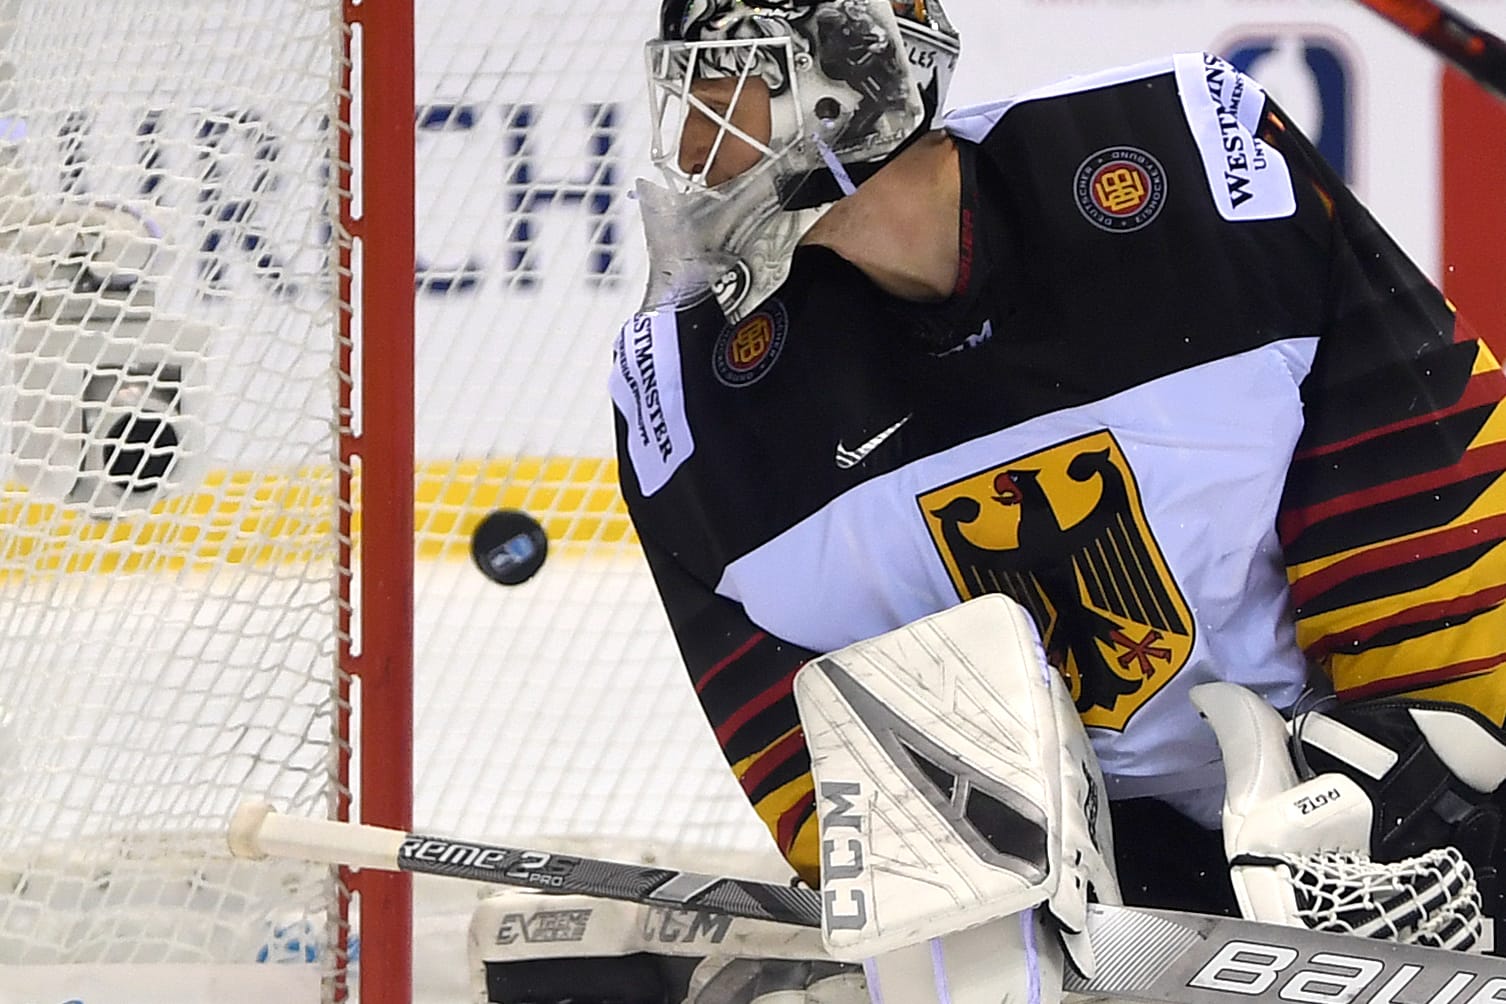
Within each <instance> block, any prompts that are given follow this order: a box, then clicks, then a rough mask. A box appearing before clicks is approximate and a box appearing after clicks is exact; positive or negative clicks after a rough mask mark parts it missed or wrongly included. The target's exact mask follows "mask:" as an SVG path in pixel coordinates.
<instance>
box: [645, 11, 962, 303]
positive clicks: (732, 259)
mask: <svg viewBox="0 0 1506 1004" xmlns="http://www.w3.org/2000/svg"><path fill="white" fill-rule="evenodd" d="M958 52H959V44H958V41H957V34H956V32H955V31H954V30H953V29H952V27H951V24H950V22H948V21H947V19H946V15H945V13H944V12H943V11H942V10H941V7H940V4H939V2H937V0H930V2H925V0H903V2H891V0H664V5H663V8H662V10H661V25H660V37H659V38H658V39H655V40H652V41H650V42H649V43H648V44H647V46H646V55H647V59H648V78H649V93H650V98H651V113H652V117H653V125H654V133H653V137H652V140H653V142H652V157H653V160H654V163H655V164H656V165H657V166H658V167H659V168H660V169H661V170H662V171H663V173H664V175H665V177H666V178H667V179H668V181H669V187H667V188H666V187H663V186H659V185H655V184H652V183H650V182H648V181H643V180H640V181H639V183H638V198H639V201H640V206H641V208H642V212H643V219H644V230H645V234H646V236H647V240H648V250H649V257H650V261H651V268H652V271H651V273H650V278H649V284H648V292H647V296H646V298H645V304H644V306H645V308H646V309H651V308H654V307H659V306H664V305H669V304H683V303H686V302H691V301H693V300H695V299H697V298H699V297H702V296H704V295H707V294H708V293H714V294H715V295H716V296H717V298H718V299H719V300H720V301H721V305H722V308H723V310H724V311H725V312H726V314H727V316H728V318H729V320H732V321H734V322H735V321H737V320H739V319H740V318H741V317H742V316H743V315H744V314H745V313H746V312H748V311H750V310H751V309H752V308H753V307H755V306H757V304H758V303H759V302H761V301H762V300H763V299H764V298H766V297H767V296H768V295H769V294H770V293H772V292H773V291H774V290H775V289H776V288H777V287H778V286H779V285H780V284H781V283H782V282H783V281H784V279H785V277H786V276H787V275H788V274H789V265H790V257H791V255H792V254H793V253H794V249H795V245H796V244H797V243H798V242H799V240H800V238H801V236H802V235H803V234H804V233H805V232H806V230H808V229H809V228H810V226H811V224H813V223H814V222H815V221H816V219H817V218H818V217H819V216H820V214H821V213H822V212H823V211H824V210H825V209H826V208H827V207H828V206H829V205H831V203H833V202H835V201H836V200H837V199H839V198H841V197H842V196H843V195H845V194H850V193H851V192H852V191H853V190H854V189H855V187H856V185H858V184H860V183H861V182H862V181H863V180H864V179H866V178H867V177H869V176H870V175H872V174H873V173H874V172H875V171H877V170H878V169H879V168H880V167H882V166H883V165H884V164H885V163H887V162H888V161H889V160H890V159H892V158H893V157H894V156H895V154H897V153H898V152H899V150H901V149H902V148H903V147H904V146H905V145H906V144H907V143H908V142H909V141H910V140H912V139H913V138H915V137H917V136H919V135H920V134H921V133H922V132H924V131H925V130H926V129H928V128H929V127H930V126H931V123H932V119H933V117H934V116H935V115H936V113H937V112H938V111H939V109H940V108H941V105H942V101H943V98H944V95H945V91H946V86H947V83H948V82H949V81H950V78H951V74H952V70H953V68H954V67H955V64H956V60H957V55H958Z"/></svg>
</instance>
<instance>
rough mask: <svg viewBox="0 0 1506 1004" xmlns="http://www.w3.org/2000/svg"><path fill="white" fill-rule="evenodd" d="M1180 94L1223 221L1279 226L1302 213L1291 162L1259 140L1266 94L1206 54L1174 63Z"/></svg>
mask: <svg viewBox="0 0 1506 1004" xmlns="http://www.w3.org/2000/svg"><path fill="white" fill-rule="evenodd" d="M1173 63H1174V65H1175V67H1176V79H1177V94H1178V96H1179V97H1180V98H1181V101H1182V111H1183V113H1184V114H1185V115H1186V116H1187V125H1188V127H1189V128H1190V129H1191V130H1192V138H1193V140H1194V141H1195V142H1196V143H1197V149H1198V154H1199V155H1200V157H1201V158H1202V162H1203V172H1204V173H1205V174H1206V175H1207V176H1208V188H1209V191H1210V193H1211V194H1212V196H1213V203H1214V205H1215V206H1217V207H1218V212H1219V215H1220V216H1222V217H1223V218H1224V219H1226V220H1231V221H1234V222H1241V221H1246V220H1275V219H1281V218H1283V217H1287V216H1291V215H1292V214H1293V213H1294V212H1296V210H1297V197H1296V195H1295V194H1294V192H1293V190H1292V176H1291V171H1290V170H1289V169H1288V167H1287V163H1286V158H1284V157H1283V156H1282V155H1281V153H1280V152H1279V151H1277V150H1275V149H1272V148H1271V147H1270V146H1269V145H1268V144H1266V143H1264V142H1262V141H1261V140H1260V138H1259V137H1258V136H1257V135H1256V133H1257V132H1258V131H1259V128H1260V118H1261V115H1262V113H1263V112H1264V110H1265V91H1264V90H1263V89H1262V88H1261V86H1260V85H1259V84H1257V83H1256V82H1255V81H1254V80H1252V79H1251V78H1249V77H1247V76H1245V75H1244V74H1243V73H1241V72H1240V71H1238V70H1236V69H1235V68H1234V67H1233V66H1232V65H1230V64H1229V63H1227V62H1225V61H1224V60H1222V59H1220V58H1219V57H1217V56H1214V55H1211V54H1209V53H1206V52H1193V53H1181V54H1179V55H1177V56H1176V57H1174V58H1173Z"/></svg>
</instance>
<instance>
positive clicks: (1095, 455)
mask: <svg viewBox="0 0 1506 1004" xmlns="http://www.w3.org/2000/svg"><path fill="white" fill-rule="evenodd" d="M916 501H917V502H918V503H919V505H920V510H921V513H922V514H923V516H924V518H925V521H926V526H927V528H928V529H929V530H930V534H931V539H932V541H933V543H934V544H935V546H936V549H937V551H938V552H939V553H940V555H941V559H942V562H943V563H944V564H945V566H946V569H947V572H948V573H949V574H950V576H951V579H952V585H953V586H954V587H955V588H956V590H957V595H958V597H960V598H961V599H963V600H969V599H972V598H973V597H975V596H981V595H983V594H985V593H1004V594H1005V595H1007V596H1010V597H1012V598H1013V599H1014V600H1016V601H1017V602H1019V603H1020V604H1021V605H1023V606H1024V607H1025V609H1027V610H1028V611H1030V614H1031V616H1033V617H1034V618H1035V622H1036V625H1037V626H1038V627H1039V628H1040V631H1041V637H1042V641H1043V642H1044V643H1045V647H1046V653H1047V656H1048V657H1049V658H1050V659H1051V662H1052V664H1053V665H1055V666H1057V667H1059V668H1060V669H1061V670H1062V672H1063V674H1064V675H1065V676H1066V678H1067V681H1068V683H1069V685H1070V687H1071V692H1072V698H1073V700H1074V701H1075V702H1076V704H1077V710H1078V712H1079V714H1081V716H1082V720H1083V723H1084V724H1085V725H1091V726H1096V727H1098V728H1104V729H1113V730H1115V731H1122V730H1123V729H1124V727H1125V725H1126V724H1127V723H1128V722H1129V720H1130V718H1131V716H1133V715H1134V714H1135V712H1136V711H1138V710H1139V709H1140V708H1141V707H1143V706H1144V705H1145V702H1146V701H1148V700H1149V699H1150V698H1151V697H1152V696H1153V695H1154V694H1155V693H1156V692H1157V691H1159V690H1160V689H1161V688H1162V687H1164V686H1166V684H1167V683H1168V682H1169V681H1170V680H1171V678H1172V677H1174V676H1175V675H1176V674H1177V673H1178V672H1180V671H1181V669H1182V667H1183V666H1184V665H1186V663H1187V659H1188V657H1189V656H1190V655H1191V654H1192V645H1193V621H1192V613H1191V611H1190V609H1189V608H1188V604H1187V600H1186V598H1185V597H1184V596H1183V595H1182V591H1181V589H1180V588H1179V587H1178V586H1177V583H1176V581H1175V580H1174V579H1173V578H1172V576H1171V572H1170V569H1169V568H1168V566H1167V563H1166V559H1165V557H1164V556H1163V554H1162V552H1161V548H1160V546H1159V545H1158V544H1157V543H1156V540H1155V537H1154V536H1153V535H1152V534H1151V531H1150V527H1149V525H1148V523H1147V521H1146V518H1145V511H1144V508H1143V506H1142V505H1141V501H1140V492H1139V489H1138V487H1137V486H1136V484H1135V479H1134V474H1133V472H1132V471H1131V470H1130V468H1129V464H1128V462H1127V461H1126V460H1125V457H1124V453H1123V451H1122V450H1121V449H1120V448H1119V444H1118V442H1117V441H1116V440H1115V439H1114V436H1113V434H1112V433H1110V432H1108V431H1107V430H1104V431H1100V432H1095V433H1091V434H1089V435H1086V436H1082V437H1079V438H1077V439H1073V440H1069V441H1067V442H1064V443H1059V444H1057V445H1055V446H1052V447H1049V448H1047V449H1045V450H1041V451H1040V452H1038V453H1033V454H1029V455H1027V456H1023V457H1017V458H1015V459H1014V460H1010V461H1007V462H1005V463H1001V464H998V465H996V466H993V467H989V468H987V469H985V470H980V471H977V472H975V473H973V474H970V475H968V476H967V477H964V478H961V479H960V480H957V481H954V482H952V483H950V484H946V485H942V486H940V487H937V488H934V489H932V490H930V491H927V492H924V493H922V494H921V495H919V496H918V497H917V499H916Z"/></svg>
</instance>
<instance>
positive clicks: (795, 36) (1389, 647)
mask: <svg viewBox="0 0 1506 1004" xmlns="http://www.w3.org/2000/svg"><path fill="white" fill-rule="evenodd" d="M985 49H986V45H985ZM958 51H959V41H958V35H957V33H956V32H955V31H954V30H953V28H952V25H951V24H950V22H949V21H948V20H947V18H946V15H945V13H944V12H943V10H942V4H941V2H940V0H925V2H919V0H916V2H890V0H664V2H663V3H662V5H661V7H660V19H659V31H658V34H657V37H656V38H654V39H653V40H651V41H650V42H649V43H648V46H647V56H648V60H647V62H648V67H649V81H648V83H649V93H650V96H651V101H650V105H651V107H650V111H651V113H652V117H653V122H654V125H655V132H654V135H653V151H652V152H653V157H654V160H655V162H656V165H657V166H658V167H659V168H660V169H661V171H662V173H663V175H664V180H665V184H664V185H659V184H656V183H651V182H649V181H646V180H645V181H641V182H640V183H639V186H638V196H639V199H638V202H639V206H640V208H641V210H642V213H643V217H644V226H645V236H646V240H647V246H648V252H649V257H650V259H651V269H650V275H651V278H650V281H649V283H648V289H647V294H646V297H645V300H644V302H643V304H642V306H641V309H640V310H639V312H638V313H637V314H635V315H634V316H633V317H632V318H630V319H629V320H628V321H627V323H626V324H624V325H623V327H622V329H621V332H620V334H619V336H618V339H617V342H616V345H615V348H614V354H613V365H612V368H611V374H610V391H611V395H612V399H613V402H614V405H615V407H616V416H615V431H616V437H617V447H618V448H617V455H618V472H619V479H620V483H621V488H622V494H623V498H624V500H625V502H626V505H627V508H628V511H629V513H630V515H631V516H632V520H633V525H634V528H635V530H636V531H637V534H638V538H639V541H640V543H641V545H642V549H643V553H644V556H645V558H646V560H647V563H648V565H649V567H650V569H651V571H652V573H653V576H654V580H655V584H656V586H657V589H658V592H659V595H660V597H661V599H662V601H663V605H664V608H665V611H666V613H667V615H668V619H669V622H670V626H671V627H672V629H673V631H674V633H675V636H676V640H677V642H678V645H679V649H680V653H681V655H682V657H683V660H684V662H685V664H686V667H687V669H688V671H689V676H690V679H691V683H692V685H693V686H694V688H695V692H696V694H697V697H698V699H699V700H700V702H701V704H702V706H703V708H704V709H705V712H706V715H707V718H708V719H709V721H710V723H711V726H712V729H713V731H714V733H715V735H716V738H717V740H718V742H719V743H720V744H721V746H722V749H723V752H724V754H725V756H726V759H727V762H728V764H729V765H730V767H731V768H732V770H733V772H734V774H736V776H737V777H738V779H739V781H740V783H741V785H742V787H743V790H744V791H745V792H746V794H747V795H748V798H749V800H750V801H751V802H752V803H753V805H754V807H755V809H756V811H757V813H758V815H759V816H760V818H761V819H762V821H763V822H764V824H765V825H766V826H767V828H768V830H769V833H770V835H771V837H772V839H773V840H774V842H775V843H776V845H777V846H778V848H779V850H780V852H781V853H782V854H783V855H784V856H785V858H786V859H787V860H788V861H789V862H790V864H791V865H792V867H793V868H794V870H795V871H796V872H797V873H798V874H799V876H800V878H801V879H802V880H803V881H804V882H805V883H807V884H808V885H810V886H812V887H813V888H819V891H820V895H821V896H822V898H823V901H824V902H825V903H826V904H827V911H826V917H825V930H824V939H823V945H822V951H823V954H821V955H819V956H812V957H811V959H812V960H816V961H819V962H821V964H826V963H830V962H835V963H838V964H842V965H852V964H856V962H857V961H858V960H860V959H861V960H863V964H864V972H863V974H862V975H863V978H864V981H865V985H866V990H865V991H864V992H866V993H868V994H870V995H872V996H873V998H874V999H880V998H882V999H884V1000H888V1001H890V1002H891V1004H892V1002H893V1001H896V1000H899V1001H904V1002H906V1004H911V1002H917V1001H928V1000H933V999H938V998H939V999H945V1000H952V1001H962V1000H980V1001H987V1002H988V1004H996V1002H997V1001H999V1000H1000V999H1009V1000H1016V999H1019V1000H1029V1001H1035V1000H1042V999H1048V998H1049V997H1050V996H1052V995H1054V994H1056V993H1059V992H1060V987H1061V985H1062V981H1061V979H1060V978H1059V974H1061V973H1064V972H1067V971H1068V970H1070V969H1076V970H1077V971H1078V972H1081V973H1087V972H1089V971H1090V970H1091V969H1092V967H1093V964H1094V959H1093V955H1094V953H1093V952H1092V951H1091V950H1090V948H1089V944H1088V940H1087V939H1084V937H1083V928H1082V923H1083V917H1084V915H1085V911H1087V909H1088V907H1087V903H1088V901H1089V897H1090V896H1096V897H1098V898H1100V899H1105V900H1106V899H1110V898H1112V897H1113V896H1114V895H1115V888H1114V887H1115V882H1114V881H1111V880H1110V879H1109V878H1108V876H1109V875H1110V873H1111V871H1112V874H1113V875H1114V876H1115V878H1116V879H1117V886H1118V890H1119V893H1120V894H1122V896H1123V898H1124V899H1125V901H1126V902H1128V903H1130V904H1134V905H1137V906H1143V907H1153V908H1159V909H1165V910H1180V911H1194V912H1200V913H1203V914H1210V915H1215V914H1223V915H1233V914H1237V913H1238V914H1244V915H1245V916H1247V917H1254V918H1257V919H1263V920H1276V921H1281V922H1284V923H1291V924H1301V925H1303V926H1308V927H1311V928H1314V929H1318V930H1325V931H1329V930H1338V931H1343V932H1347V933H1350V934H1366V935H1373V936H1376V937H1382V938H1387V939H1391V940H1395V941H1401V942H1408V941H1410V942H1413V943H1417V944H1424V945H1433V946H1441V947H1446V948H1454V949H1464V948H1472V947H1479V946H1480V945H1482V944H1483V943H1484V941H1485V937H1486V935H1485V929H1484V925H1483V923H1482V913H1483V915H1485V916H1493V917H1499V916H1500V915H1501V913H1502V907H1501V895H1500V893H1501V889H1500V879H1499V875H1498V872H1499V870H1500V868H1501V865H1502V863H1503V850H1502V841H1501V814H1502V806H1503V799H1506V795H1503V789H1502V782H1503V779H1506V732H1503V730H1502V725H1503V721H1506V643H1503V639H1506V453H1503V449H1502V443H1503V438H1506V405H1503V402H1506V375H1503V373H1502V370H1501V367H1500V364H1499V362H1498V360H1497V359H1496V357H1495V355H1494V354H1493V352H1492V350H1491V349H1490V347H1489V346H1487V345H1485V344H1483V343H1482V342H1481V341H1479V340H1478V339H1477V338H1476V337H1474V336H1473V334H1472V333H1471V332H1470V330H1469V328H1468V325H1467V324H1465V323H1464V321H1463V319H1461V318H1459V317H1458V316H1456V313H1455V310H1454V308H1453V306H1452V305H1451V304H1450V303H1449V302H1448V301H1447V300H1446V299H1445V298H1444V297H1443V296H1442V295H1441V293H1440V292H1439V291H1438V290H1437V289H1436V288H1435V287H1434V286H1433V285H1432V284H1431V283H1430V282H1429V281H1428V279H1427V277H1426V276H1425V275H1424V274H1423V273H1422V271H1421V270H1420V269H1419V268H1418V267H1417V266H1416V265H1415V264H1414V263H1413V262H1411V261H1410V260H1409V259H1408V258H1407V257H1406V255H1405V253H1404V252H1403V251H1402V249H1401V248H1400V247H1399V246H1398V245H1397V244H1396V243H1395V242H1394V241H1393V240H1392V239H1391V238H1390V237H1389V236H1388V235H1387V234H1386V233H1385V231H1384V229H1383V228H1382V226H1381V225H1380V223H1379V222H1378V221H1377V220H1376V219H1375V218H1374V217H1373V216H1372V214H1371V213H1370V212H1369V211H1368V210H1367V209H1366V208H1365V207H1364V206H1363V205H1362V204H1361V202H1360V201H1359V200H1358V198H1356V196H1355V194H1354V193H1353V192H1351V191H1350V190H1349V189H1348V188H1347V187H1346V186H1345V184H1344V182H1343V180H1342V179H1341V178H1340V177H1339V176H1338V175H1337V174H1336V173H1335V172H1334V170H1333V169H1332V167H1331V166H1330V165H1328V164H1327V163H1325V162H1324V160H1323V158H1322V156H1321V155H1320V154H1319V153H1318V151H1317V150H1316V149H1315V148H1314V147H1313V145H1312V144H1311V143H1310V142H1309V141H1308V140H1307V138H1306V137H1304V136H1303V135H1302V133H1301V131H1300V130H1299V129H1298V128H1297V127H1296V126H1295V125H1294V124H1293V123H1292V121H1291V120H1290V118H1289V117H1288V116H1287V114H1286V113H1285V112H1284V111H1283V110H1282V108H1281V107H1280V106H1279V104H1278V103H1276V102H1275V101H1273V100H1271V99H1270V98H1269V97H1268V96H1267V95H1266V93H1265V91H1264V89H1263V88H1262V87H1261V86H1260V84H1259V82H1258V81H1256V80H1254V79H1252V78H1250V77H1249V76H1247V75H1245V74H1244V73H1242V72H1240V71H1239V70H1237V69H1236V68H1235V67H1234V66H1232V65H1230V64H1229V63H1228V62H1227V61H1225V60H1224V59H1222V58H1220V57H1219V56H1218V55H1216V54H1213V53H1179V54H1175V55H1172V56H1168V57H1166V58H1162V59H1155V60H1149V61H1147V62H1144V63H1141V64H1137V65H1134V66H1128V67H1120V68H1115V69H1110V70H1104V71H1102V72H1098V73H1094V74H1089V75H1084V76H1080V77H1075V78H1071V79H1067V80H1064V81H1062V82H1060V83H1058V84H1055V85H1052V86H1048V87H1045V88H1041V89H1039V90H1036V91H1032V92H1029V93H1026V94H1021V95H1016V96H1012V97H1010V98H1008V99H1005V100H999V101H996V102H992V103H989V104H984V105H978V106H974V107H969V108H961V109H954V110H952V111H950V112H948V113H946V114H945V115H944V116H941V117H938V115H937V113H938V111H939V110H941V109H942V108H944V106H945V95H946V85H947V78H948V74H949V72H950V68H951V66H952V64H953V63H954V62H955V60H956V59H957V54H958ZM992 594H999V595H1001V596H1002V597H1008V599H1007V600H1005V599H1000V600H997V601H987V602H985V598H986V597H988V596H990V595H992ZM989 603H991V604H992V605H993V607H994V616H992V617H990V618H988V619H989V620H991V621H993V628H992V631H991V632H990V631H985V629H983V628H981V627H980V628H979V629H978V630H979V632H980V636H982V635H984V634H986V635H987V637H989V638H990V639H991V641H990V642H989V643H988V644H985V643H983V642H981V641H977V640H976V639H975V638H974V636H973V633H972V628H971V626H970V625H964V624H961V623H953V622H951V621H948V620H947V618H949V617H952V616H954V615H955V616H958V617H961V616H965V615H963V614H962V613H961V611H964V610H969V609H972V608H973V607H974V605H975V604H976V605H980V606H985V607H986V606H987V605H988V604H989ZM1000 604H1012V605H1008V606H1007V608H1006V607H1001V606H1000ZM1006 609H1007V612H1005V611H1006ZM933 618H935V619H934V620H933ZM940 624H945V625H946V627H945V628H944V629H942V628H937V625H940ZM933 629H935V630H936V631H937V632H938V633H939V636H941V637H945V638H948V639H964V641H960V642H958V643H957V649H956V651H953V650H951V649H949V648H947V647H946V646H942V645H940V643H934V644H933V643H932V642H930V641H927V642H924V643H921V642H919V641H916V640H915V639H918V638H920V637H922V636H928V632H930V631H932V630H933ZM1032 632H1034V634H1032ZM1037 636H1038V638H1039V641H1040V644H1039V645H1038V646H1037V645H1036V644H1035V643H1034V642H1033V641H1032V642H1031V643H1030V644H1027V643H1026V642H1025V641H1024V639H1026V638H1032V639H1033V638H1035V637H1037ZM867 646H876V648H874V649H870V648H868V647H867ZM993 646H999V647H1001V648H1002V651H995V650H994V647H993ZM872 651H878V652H891V651H892V652H897V653H898V654H896V655H890V656H887V657H873V658H870V657H869V654H868V653H870V652H872ZM939 666H947V667H951V668H950V669H947V670H942V669H939V668H937V667H939ZM962 666H965V667H967V668H965V669H964V668H958V667H962ZM922 708H924V710H922ZM1203 715H1206V717H1207V722H1205V721H1204V719H1203V717H1201V716H1203ZM1210 724H1211V726H1212V727H1210ZM1084 736H1086V739H1084ZM1089 748H1091V750H1092V753H1093V756H1091V757H1090V756H1087V755H1086V751H1087V750H1088V749H1089ZM1095 757H1096V760H1095ZM1095 770H1098V771H1099V772H1101V774H1102V778H1103V786H1102V787H1101V788H1099V787H1097V786H1096V784H1095V780H1096V779H1095V778H1094V771H1095ZM1110 819H1111V820H1112V828H1113V831H1114V834H1115V837H1116V838H1117V839H1116V840H1115V841H1114V842H1113V846H1112V847H1111V843H1110V840H1109V839H1108V829H1109V825H1108V822H1107V821H1108V820H1110ZM1111 865H1112V868H1111V867H1110V866H1111ZM1069 963H1070V965H1069ZM812 964H813V965H814V964H815V961H813V962H812ZM1063 967H1066V968H1065V969H1064V968H1063ZM698 971H699V970H698ZM857 976H858V974H857V973H856V972H853V971H848V970H843V971H840V972H839V973H837V974H836V975H833V976H829V977H825V979H824V982H826V983H835V984H841V985H846V984H851V983H853V982H855V981H856V979H857ZM807 982H808V984H809V985H808V986H805V987H796V988H794V989H790V990H785V989H783V988H781V989H778V990H771V991H770V993H788V994H791V995H793V996H787V997H785V998H783V1000H799V999H801V998H800V997H799V996H798V994H802V993H803V994H806V995H807V997H810V998H813V999H817V1000H820V999H822V998H823V996H830V994H829V993H828V991H827V988H826V987H825V986H823V985H822V984H823V980H822V979H815V978H814V973H813V974H812V978H811V979H809V980H808V981H807ZM894 987H900V988H901V989H899V990H894V989H893V988H894ZM839 992H845V990H843V991H836V990H833V991H831V993H839ZM927 994H929V995H930V996H927ZM648 999H652V998H651V997H650V998H648ZM769 999H770V1000H780V999H781V998H779V997H777V996H776V997H770V998H769ZM1299 999H1304V1000H1305V999H1309V998H1306V997H1301V998H1299Z"/></svg>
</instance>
